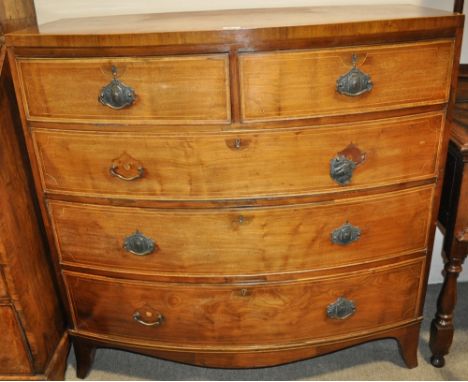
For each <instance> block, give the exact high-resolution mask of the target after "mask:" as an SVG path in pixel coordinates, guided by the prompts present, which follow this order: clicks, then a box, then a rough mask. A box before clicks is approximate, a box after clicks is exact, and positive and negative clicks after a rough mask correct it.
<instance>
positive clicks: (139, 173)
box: [109, 164, 145, 182]
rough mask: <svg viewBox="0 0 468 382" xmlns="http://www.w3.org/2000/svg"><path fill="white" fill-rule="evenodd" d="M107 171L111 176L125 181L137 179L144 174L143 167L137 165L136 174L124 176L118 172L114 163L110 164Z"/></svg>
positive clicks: (117, 167)
mask: <svg viewBox="0 0 468 382" xmlns="http://www.w3.org/2000/svg"><path fill="white" fill-rule="evenodd" d="M109 172H110V174H111V175H112V176H115V177H116V178H119V179H122V180H125V181H127V182H131V181H132V180H137V179H140V178H143V175H144V174H145V169H144V168H143V167H141V166H139V167H137V168H136V172H137V174H136V175H133V176H125V175H122V174H119V166H116V165H114V164H112V165H111V167H110V169H109Z"/></svg>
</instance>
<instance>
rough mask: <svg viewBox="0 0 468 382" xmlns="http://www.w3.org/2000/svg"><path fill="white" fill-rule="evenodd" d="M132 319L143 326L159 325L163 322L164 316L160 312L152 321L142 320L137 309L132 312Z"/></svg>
mask: <svg viewBox="0 0 468 382" xmlns="http://www.w3.org/2000/svg"><path fill="white" fill-rule="evenodd" d="M133 319H134V320H135V321H136V322H138V323H139V324H142V325H144V326H161V325H162V323H163V322H164V316H163V315H162V314H161V313H157V314H156V319H155V320H154V321H150V322H148V321H145V320H143V319H142V315H141V313H140V312H138V311H137V312H135V313H133Z"/></svg>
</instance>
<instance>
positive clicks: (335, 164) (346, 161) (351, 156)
mask: <svg viewBox="0 0 468 382" xmlns="http://www.w3.org/2000/svg"><path fill="white" fill-rule="evenodd" d="M365 160H366V153H363V152H362V151H361V150H360V149H359V148H358V147H357V146H356V145H354V144H353V143H351V144H349V145H348V146H347V147H346V148H345V149H344V150H343V151H340V152H339V153H338V154H337V155H336V157H335V158H333V159H332V160H331V161H330V176H331V178H332V179H333V180H334V181H335V182H336V183H338V184H339V185H341V186H343V185H346V184H348V183H349V182H351V178H352V177H353V171H354V169H355V168H356V167H357V166H358V165H360V164H361V163H363V162H364V161H365Z"/></svg>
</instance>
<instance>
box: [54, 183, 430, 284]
mask: <svg viewBox="0 0 468 382" xmlns="http://www.w3.org/2000/svg"><path fill="white" fill-rule="evenodd" d="M432 193H433V187H432V186H429V187H424V188H420V189H415V190H410V191H404V192H396V193H390V194H384V195H381V196H378V197H368V198H354V199H346V200H344V201H336V202H329V203H319V204H309V205H292V206H285V207H276V208H275V207H273V208H248V209H244V208H240V209H220V210H218V209H212V210H199V209H195V210H190V209H187V210H174V209H166V210H164V209H159V210H156V209H142V208H139V209H137V208H124V207H108V206H93V205H82V204H78V203H63V202H56V201H49V203H48V205H49V210H50V213H51V215H52V221H53V225H54V228H55V234H56V240H57V246H58V248H59V250H60V257H61V261H62V263H63V264H72V265H73V264H75V263H76V264H81V265H85V266H86V267H90V268H92V267H97V268H98V269H99V268H101V269H106V270H109V271H111V270H119V271H120V272H127V273H128V272H132V270H133V271H134V272H135V271H139V272H145V273H154V274H158V273H166V274H169V275H171V274H173V275H174V276H179V277H183V276H190V275H197V274H203V275H210V274H216V275H219V276H222V275H226V276H228V275H230V276H233V275H245V274H252V275H255V274H260V273H282V272H292V271H296V272H298V271H307V270H319V269H333V268H336V267H339V266H344V265H351V264H360V263H362V262H365V261H377V260H382V259H384V258H389V257H392V256H393V257H394V256H397V255H400V254H401V253H407V252H412V251H415V252H416V251H421V250H423V249H425V248H426V236H427V230H428V228H429V227H428V221H429V216H428V215H429V214H428V212H429V211H428V208H429V205H430V203H431V200H432ZM423 211H425V212H423ZM346 222H350V223H351V224H353V225H355V226H357V227H359V229H360V230H361V237H360V238H359V240H357V241H356V242H352V243H350V244H347V245H339V244H334V243H332V241H331V234H332V232H333V231H334V230H335V229H338V228H339V227H341V226H342V225H343V224H345V223H346ZM396 222H398V223H396ZM136 230H138V231H140V232H141V233H143V234H144V235H145V236H147V237H149V238H151V239H152V240H154V242H155V243H156V250H155V251H154V252H153V253H151V254H149V255H147V256H136V255H134V254H131V253H130V252H128V251H127V250H125V249H124V241H125V239H126V238H127V237H129V236H130V235H132V234H133V233H135V232H136ZM136 277H138V276H136Z"/></svg>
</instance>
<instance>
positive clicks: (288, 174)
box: [33, 113, 444, 200]
mask: <svg viewBox="0 0 468 382" xmlns="http://www.w3.org/2000/svg"><path fill="white" fill-rule="evenodd" d="M443 118H444V114H442V113H441V114H430V115H425V116H423V117H406V118H395V119H390V120H384V121H378V122H369V123H362V124H352V125H339V126H327V127H321V128H309V129H305V130H289V131H274V132H259V133H256V134H253V133H242V134H236V133H216V134H212V133H211V134H198V135H190V134H186V135H178V136H177V135H166V136H164V135H151V134H143V133H140V134H137V133H135V134H130V133H105V132H71V131H67V132H65V131H57V130H46V129H36V130H35V132H34V134H33V136H34V143H35V148H36V153H37V156H38V160H39V165H40V168H41V172H42V182H43V186H44V189H45V190H46V191H51V192H59V193H65V194H72V195H91V196H102V197H119V198H130V199H153V200H157V199H159V200H164V199H165V200H168V199H171V200H205V199H225V198H255V197H270V196H290V195H306V194H313V193H322V192H329V191H338V190H345V189H359V188H365V187H373V186H381V185H387V184H393V183H398V182H406V181H409V180H415V179H422V178H424V179H427V178H429V177H432V176H434V175H435V171H436V162H437V152H438V146H439V138H440V132H441V127H442V124H443ZM352 148H354V149H352ZM356 153H359V155H356ZM337 158H341V159H340V160H338V159H337ZM356 158H357V159H356ZM341 160H342V161H343V162H346V161H347V162H348V163H351V162H352V163H353V164H355V168H354V170H351V171H347V170H346V169H344V171H343V173H345V175H346V174H348V175H349V177H348V178H347V179H348V180H349V182H348V183H347V184H345V185H343V184H342V183H340V182H341V181H342V180H343V179H344V178H342V177H341V175H343V173H341V174H340V171H341V170H343V169H341V170H340V161H341ZM337 165H338V167H337ZM332 167H333V169H334V171H335V174H334V179H332V177H331V175H330V173H331V168H332ZM348 169H349V168H348Z"/></svg>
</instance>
